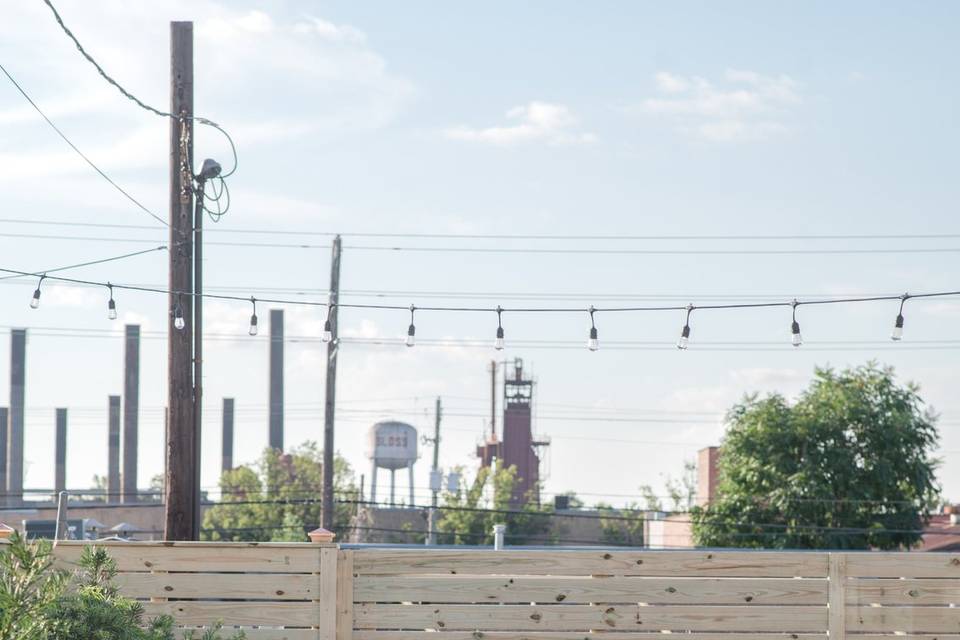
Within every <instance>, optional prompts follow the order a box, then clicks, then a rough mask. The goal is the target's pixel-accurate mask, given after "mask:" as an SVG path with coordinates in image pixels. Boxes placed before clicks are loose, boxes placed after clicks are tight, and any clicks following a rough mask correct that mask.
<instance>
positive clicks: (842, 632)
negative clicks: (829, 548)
mask: <svg viewBox="0 0 960 640" xmlns="http://www.w3.org/2000/svg"><path fill="white" fill-rule="evenodd" d="M846 582H847V556H846V555H845V554H842V553H831V554H830V604H829V607H830V615H829V623H830V638H831V640H833V639H834V638H846V637H847V589H846V586H847V585H846Z"/></svg>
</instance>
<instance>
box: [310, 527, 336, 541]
mask: <svg viewBox="0 0 960 640" xmlns="http://www.w3.org/2000/svg"><path fill="white" fill-rule="evenodd" d="M307 535H308V536H310V542H318V543H330V542H333V539H334V538H335V537H336V535H337V534H335V533H334V532H333V531H327V530H326V529H324V528H323V527H319V528H317V529H314V530H313V531H311V532H310V533H308V534H307Z"/></svg>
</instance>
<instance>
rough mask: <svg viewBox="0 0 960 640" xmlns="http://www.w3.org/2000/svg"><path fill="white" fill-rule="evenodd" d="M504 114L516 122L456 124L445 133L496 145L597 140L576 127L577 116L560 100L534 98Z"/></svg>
mask: <svg viewBox="0 0 960 640" xmlns="http://www.w3.org/2000/svg"><path fill="white" fill-rule="evenodd" d="M506 116H507V119H508V120H511V121H514V122H515V124H509V125H503V126H493V127H486V128H480V129H477V128H472V127H466V126H459V127H453V128H450V129H447V130H446V131H445V132H444V134H445V135H446V136H447V137H448V138H450V139H452V140H465V141H468V142H482V143H488V144H495V145H511V144H517V143H522V142H533V141H539V142H547V143H550V144H583V143H589V142H594V141H595V140H596V136H595V135H593V134H592V133H583V132H578V131H576V127H577V125H578V123H579V121H578V119H577V117H576V116H575V115H574V113H573V112H572V111H571V110H570V109H569V107H567V106H565V105H562V104H555V103H549V102H539V101H533V102H530V103H528V104H525V105H520V106H517V107H514V108H512V109H510V110H509V111H507V114H506Z"/></svg>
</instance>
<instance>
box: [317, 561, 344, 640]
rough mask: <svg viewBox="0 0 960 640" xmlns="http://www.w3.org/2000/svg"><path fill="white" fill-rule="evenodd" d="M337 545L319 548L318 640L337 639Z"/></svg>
mask: <svg viewBox="0 0 960 640" xmlns="http://www.w3.org/2000/svg"><path fill="white" fill-rule="evenodd" d="M338 551H339V550H338V549H337V545H335V544H323V546H322V547H320V593H319V594H318V596H319V599H318V600H314V603H315V604H316V605H317V621H318V625H319V626H318V629H319V630H318V632H317V638H318V639H319V640H336V637H337V553H338Z"/></svg>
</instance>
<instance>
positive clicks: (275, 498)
mask: <svg viewBox="0 0 960 640" xmlns="http://www.w3.org/2000/svg"><path fill="white" fill-rule="evenodd" d="M333 483H334V485H333V487H334V489H333V490H334V494H335V495H336V496H337V497H338V498H339V499H343V500H345V502H342V503H338V504H337V506H336V509H335V511H334V531H335V533H337V535H338V536H343V535H344V534H345V533H346V532H347V531H348V530H349V527H350V523H351V519H352V517H353V513H354V510H355V509H354V506H355V505H354V504H351V502H356V501H357V500H359V492H358V491H357V488H356V483H355V482H354V476H353V471H352V469H351V468H350V465H349V463H347V461H346V460H345V459H344V458H343V457H341V456H340V455H337V456H336V458H335V460H334V479H333ZM220 489H221V492H222V494H223V497H222V499H221V503H220V504H218V505H215V506H213V507H211V508H210V509H209V510H208V511H207V512H206V514H205V515H204V518H203V531H202V532H201V537H202V538H203V539H205V540H237V541H260V542H267V541H271V540H272V541H297V540H301V541H302V540H304V539H305V538H306V532H307V531H308V530H309V529H312V528H314V527H316V526H318V525H319V522H320V500H321V497H322V495H323V452H322V451H320V450H319V449H318V448H317V445H316V444H315V443H312V442H307V443H305V444H303V445H301V446H300V447H299V448H297V449H294V450H293V451H291V452H290V453H280V452H278V451H276V450H275V449H269V448H268V449H266V450H265V451H264V452H263V455H262V456H261V458H260V460H259V461H258V462H257V463H256V464H255V465H253V466H252V467H246V466H242V467H237V468H235V469H231V470H230V471H227V472H225V473H224V474H223V476H222V477H221V478H220Z"/></svg>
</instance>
